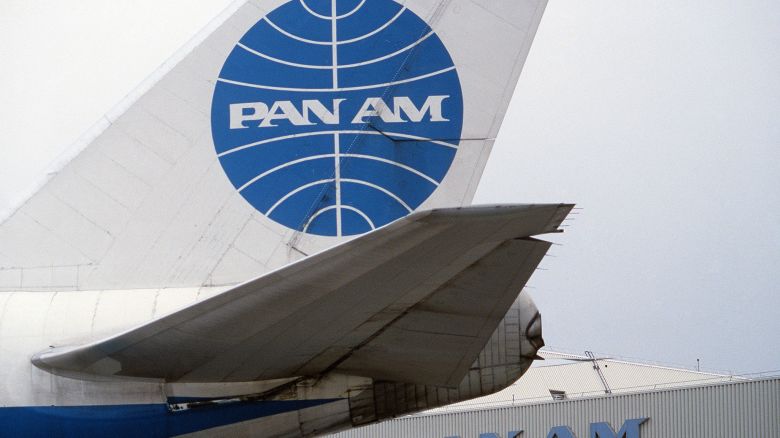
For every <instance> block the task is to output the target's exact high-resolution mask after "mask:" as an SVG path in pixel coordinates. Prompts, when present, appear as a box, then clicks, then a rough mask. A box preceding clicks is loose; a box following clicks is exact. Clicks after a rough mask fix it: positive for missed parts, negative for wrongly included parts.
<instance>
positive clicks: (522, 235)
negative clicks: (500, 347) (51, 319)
mask: <svg viewBox="0 0 780 438" xmlns="http://www.w3.org/2000/svg"><path fill="white" fill-rule="evenodd" d="M571 208H572V206H571V205H557V204H556V205H524V206H507V207H472V208H461V209H443V210H433V211H428V212H422V213H415V214H413V215H411V216H408V217H406V218H404V219H401V220H399V221H397V222H395V223H393V224H391V225H389V226H386V227H384V228H381V229H379V230H377V231H374V232H371V233H369V234H367V235H365V236H362V237H359V238H357V239H355V240H353V241H350V242H348V243H345V244H342V245H340V246H337V247H335V248H332V249H329V250H326V251H324V252H321V253H319V254H316V255H314V256H311V257H308V258H306V259H304V260H301V261H299V262H297V263H294V264H292V265H290V266H287V267H284V268H282V269H280V270H277V271H275V272H272V273H270V274H267V275H264V276H262V277H260V278H258V279H256V280H253V281H250V282H248V283H245V284H243V285H240V286H237V287H235V288H233V289H231V290H229V291H227V292H224V293H222V294H220V295H217V296H215V297H213V298H210V299H207V300H204V301H202V302H199V303H197V304H194V305H192V306H190V307H188V308H186V309H183V310H181V311H179V312H176V313H173V314H171V315H168V316H165V317H163V318H161V319H158V320H156V321H153V322H151V323H148V324H146V325H143V326H141V327H138V328H135V329H133V330H130V331H128V332H125V333H122V334H120V335H117V336H114V337H112V338H110V339H107V340H104V341H101V342H97V343H93V344H90V345H85V346H76V347H62V348H55V349H52V350H48V351H46V352H43V353H40V354H39V355H37V356H36V357H35V358H34V363H35V364H36V365H37V366H39V367H41V368H44V369H48V370H50V371H53V372H58V373H62V372H75V373H86V374H92V375H104V376H114V375H115V376H127V377H140V378H156V379H164V380H166V381H181V382H229V381H233V382H237V381H255V380H267V379H276V378H286V377H295V376H316V375H320V374H324V373H327V372H331V371H336V372H344V373H347V374H352V375H358V376H364V377H370V378H373V379H376V380H389V381H398V382H410V383H419V384H431V385H441V386H455V385H457V384H458V383H459V382H460V381H461V380H462V378H463V376H464V375H465V374H466V373H467V372H468V369H469V367H470V366H471V364H472V363H473V362H474V360H475V358H476V357H477V356H478V354H479V352H480V351H481V350H482V348H483V347H484V345H485V343H486V342H487V340H488V339H489V338H490V336H491V334H492V333H493V331H494V330H495V328H496V327H497V325H498V324H499V322H500V320H501V319H502V318H503V316H504V315H505V314H506V312H507V310H508V309H509V307H510V306H511V304H512V302H514V300H515V299H516V298H517V296H518V294H519V293H520V291H521V290H522V288H523V286H524V285H525V283H526V282H527V280H528V279H529V277H530V276H531V274H532V273H533V271H534V270H535V268H536V267H537V265H538V264H539V262H540V261H541V259H542V257H543V256H544V254H545V253H546V252H547V249H548V248H549V245H550V244H549V243H547V242H543V241H539V240H536V239H533V238H532V237H531V236H535V235H539V234H544V233H550V232H555V231H557V229H558V227H559V225H560V223H561V221H562V220H563V219H564V218H565V217H566V215H567V214H568V212H569V211H570V210H571Z"/></svg>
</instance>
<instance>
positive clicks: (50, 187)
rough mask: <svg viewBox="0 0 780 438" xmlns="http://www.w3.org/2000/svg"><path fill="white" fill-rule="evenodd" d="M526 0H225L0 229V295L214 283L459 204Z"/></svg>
mask: <svg viewBox="0 0 780 438" xmlns="http://www.w3.org/2000/svg"><path fill="white" fill-rule="evenodd" d="M545 5H546V1H545V0H512V1H510V0H463V1H461V0H457V1H456V0H408V1H394V0H370V1H368V0H292V1H284V0H252V1H249V2H245V3H238V4H236V5H235V6H233V7H232V8H231V9H230V10H228V11H226V13H225V14H223V16H221V17H220V18H218V19H217V20H216V21H215V22H214V23H213V24H212V25H210V26H209V28H207V29H206V30H205V31H204V33H203V34H201V35H200V36H199V37H197V38H196V39H195V40H194V41H193V43H192V44H191V45H190V46H188V47H187V48H185V49H184V50H183V51H182V52H181V53H179V54H177V55H176V56H175V57H174V58H173V59H172V61H171V62H169V63H168V64H167V65H166V66H165V67H164V68H163V69H162V70H161V71H159V72H158V73H157V74H155V75H154V79H153V80H152V81H151V82H149V83H148V84H147V85H145V86H144V87H142V88H141V89H140V90H139V91H138V92H137V93H135V94H134V95H133V97H132V98H131V99H130V100H129V101H127V102H125V103H124V104H122V105H121V107H120V108H121V110H118V111H115V112H114V113H112V114H109V115H107V116H106V117H105V118H104V119H103V120H102V121H101V123H100V127H101V128H100V130H99V132H98V133H97V134H96V135H92V136H90V137H89V139H88V140H86V141H84V142H83V143H82V146H81V147H80V151H78V153H77V154H76V155H75V156H74V158H73V159H72V160H70V161H68V162H67V163H66V164H64V165H63V166H62V168H61V169H59V171H58V172H57V173H56V174H55V175H53V176H52V177H51V179H50V180H49V181H48V182H47V183H46V184H45V185H44V186H43V187H42V188H41V189H40V190H39V191H38V192H37V193H36V194H34V195H33V196H32V197H31V198H30V199H28V200H27V201H26V202H25V203H24V204H23V205H22V206H21V207H20V208H19V209H18V210H17V211H15V212H14V213H13V214H12V215H11V216H10V217H8V218H7V219H6V220H5V221H4V222H3V223H2V224H1V225H0V242H2V244H1V245H0V290H40V289H54V288H56V289H58V290H68V289H116V288H122V289H128V288H149V287H190V286H208V285H222V284H233V283H237V282H240V281H245V280H248V279H250V278H253V277H255V276H257V275H260V274H262V273H264V272H267V271H269V270H271V269H275V268H277V267H280V266H282V265H284V264H286V263H289V262H290V261H291V260H294V259H297V258H300V257H303V256H305V255H307V254H311V253H313V252H316V251H318V250H321V249H324V248H327V247H330V246H332V245H334V244H337V243H339V242H341V241H343V240H345V239H348V238H350V237H353V236H357V235H361V234H364V233H366V232H370V231H371V230H373V229H376V228H379V227H381V226H383V225H386V224H388V223H390V222H392V221H394V220H396V219H398V218H400V217H403V216H406V215H408V214H409V213H411V212H413V211H416V210H420V209H428V208H433V207H444V206H450V207H452V206H459V205H465V204H468V203H470V202H471V199H472V197H473V195H474V192H475V190H476V187H477V184H478V182H479V179H480V176H481V174H482V171H483V169H484V166H485V163H486V161H487V158H488V155H489V153H490V148H491V146H492V144H493V139H494V137H495V135H496V134H497V132H498V129H499V127H500V124H501V121H502V120H503V116H504V113H505V111H506V108H507V105H508V103H509V100H510V98H511V95H512V92H513V90H514V87H515V84H516V82H517V79H518V77H519V75H520V71H521V69H522V66H523V63H524V61H525V58H526V56H527V54H528V51H529V49H530V45H531V41H532V39H533V36H534V34H535V32H536V29H537V27H538V25H539V22H540V20H541V15H542V12H543V10H544V7H545Z"/></svg>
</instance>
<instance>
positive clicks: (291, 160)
mask: <svg viewBox="0 0 780 438" xmlns="http://www.w3.org/2000/svg"><path fill="white" fill-rule="evenodd" d="M334 5H335V8H334V7H333V6H334ZM211 120H212V137H213V139H214V144H215V147H216V153H217V155H218V157H219V161H220V163H221V165H222V167H223V169H224V170H225V173H226V174H227V176H228V178H229V179H230V182H231V183H232V184H233V185H234V186H235V188H236V189H237V190H238V191H239V192H240V194H241V195H242V196H243V197H244V198H245V199H246V200H247V201H248V202H249V203H250V204H251V205H252V206H253V207H254V208H255V209H256V210H257V211H259V212H260V213H262V214H263V215H265V216H267V217H268V218H270V219H272V220H274V221H276V222H277V223H279V224H281V225H284V226H285V227H287V228H290V229H293V230H296V231H301V232H306V233H310V234H315V235H322V236H349V235H357V234H362V233H365V232H368V231H371V230H373V229H375V228H378V227H380V226H383V225H385V224H387V223H390V222H392V221H394V220H396V219H398V218H400V217H403V216H406V215H407V214H409V213H411V212H412V211H414V210H415V209H417V208H418V207H419V206H420V205H421V204H422V203H423V202H424V201H425V200H426V199H428V198H429V197H430V196H431V195H432V194H433V193H434V192H435V191H436V189H437V188H438V187H439V185H440V184H441V183H442V181H443V180H444V178H445V176H446V175H447V173H448V171H449V169H450V167H451V165H452V162H453V160H454V158H455V154H456V152H457V149H458V146H459V144H460V138H461V132H462V128H463V95H462V90H461V85H460V79H459V77H458V73H457V70H456V68H455V65H454V63H453V60H452V58H451V57H450V55H449V52H448V51H447V49H446V47H445V46H444V44H443V43H442V41H441V40H440V39H439V37H438V36H437V35H436V34H435V32H433V30H432V29H431V28H430V26H428V24H427V23H425V21H423V20H422V19H420V18H419V17H418V16H417V15H416V14H414V13H413V12H412V11H410V10H409V9H407V8H406V7H405V6H403V5H401V4H399V3H396V2H395V1H393V0H371V1H366V0H337V1H332V0H294V1H290V2H288V3H285V4H283V5H282V6H280V7H279V8H278V9H276V10H274V11H272V12H271V13H269V14H268V15H267V16H265V17H264V18H263V19H261V20H260V21H259V22H258V23H257V24H255V25H254V26H253V27H252V28H251V29H250V30H249V31H248V32H247V33H246V34H245V35H244V36H243V38H241V40H240V41H239V43H238V44H237V45H236V47H235V48H234V49H233V51H232V52H231V53H230V55H229V56H228V58H227V60H226V61H225V64H224V66H223V68H222V71H221V73H220V77H219V80H218V81H217V85H216V88H215V91H214V96H213V101H212V114H211Z"/></svg>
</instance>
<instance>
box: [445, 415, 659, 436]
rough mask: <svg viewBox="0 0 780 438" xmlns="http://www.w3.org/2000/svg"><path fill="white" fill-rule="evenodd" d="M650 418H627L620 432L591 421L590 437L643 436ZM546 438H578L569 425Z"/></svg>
mask: <svg viewBox="0 0 780 438" xmlns="http://www.w3.org/2000/svg"><path fill="white" fill-rule="evenodd" d="M647 420H649V418H635V419H631V420H626V421H625V422H624V423H623V425H622V426H621V427H620V429H619V430H618V432H615V429H613V428H612V426H611V425H610V424H609V423H605V422H599V423H591V425H590V431H589V432H590V434H589V435H588V436H589V438H641V429H640V426H641V425H643V424H644V423H645V422H647ZM523 436H524V435H523V431H522V430H514V431H510V432H507V434H506V437H507V438H521V437H523ZM445 438H461V437H460V436H447V437H445ZM479 438H502V435H500V434H498V433H495V432H486V433H481V434H479ZM546 438H577V435H576V434H575V433H574V431H572V429H571V428H570V427H569V426H555V427H553V428H551V429H550V431H549V432H548V433H547V436H546Z"/></svg>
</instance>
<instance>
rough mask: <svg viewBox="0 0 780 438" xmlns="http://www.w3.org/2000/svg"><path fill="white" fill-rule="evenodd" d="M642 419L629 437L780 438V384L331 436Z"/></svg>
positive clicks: (413, 420)
mask: <svg viewBox="0 0 780 438" xmlns="http://www.w3.org/2000/svg"><path fill="white" fill-rule="evenodd" d="M637 418H648V420H647V421H646V422H645V423H644V424H642V425H641V426H640V428H639V436H638V437H632V436H631V434H628V435H627V436H626V438H687V437H691V438H694V437H712V438H716V437H745V438H748V437H751V438H752V437H755V438H759V437H760V438H778V437H780V378H772V379H765V380H750V381H742V382H736V383H722V384H716V385H707V386H695V387H685V388H676V389H665V390H658V391H649V392H640V393H633V394H618V395H610V396H600V397H592V398H581V399H575V400H566V401H557V402H546V403H540V404H530V405H516V406H509V407H501V408H494V409H485V410H476V411H461V412H451V413H443V414H432V415H417V416H410V417H405V418H399V419H396V420H392V421H387V422H384V423H380V424H377V425H373V426H368V427H364V428H358V429H353V430H350V431H347V432H343V433H340V434H337V435H332V436H333V437H338V438H358V437H361V438H362V437H370V438H383V437H388V438H390V437H393V438H395V437H410V438H411V437H420V438H450V437H460V438H472V437H473V438H495V437H500V438H504V437H512V436H518V437H520V438H546V437H548V434H550V430H551V429H552V428H553V427H556V426H568V427H569V428H570V429H571V431H572V433H573V436H574V437H577V438H583V437H586V438H587V437H590V427H591V424H592V423H599V422H607V423H610V424H611V425H612V427H613V428H614V430H615V432H617V431H618V430H619V429H620V428H621V426H622V425H623V424H624V422H625V421H626V420H629V419H637ZM516 431H523V433H521V434H519V435H517V434H516V433H512V432H516ZM560 438H564V437H563V436H561V437H560ZM602 438H606V437H602ZM609 438H611V437H609Z"/></svg>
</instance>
